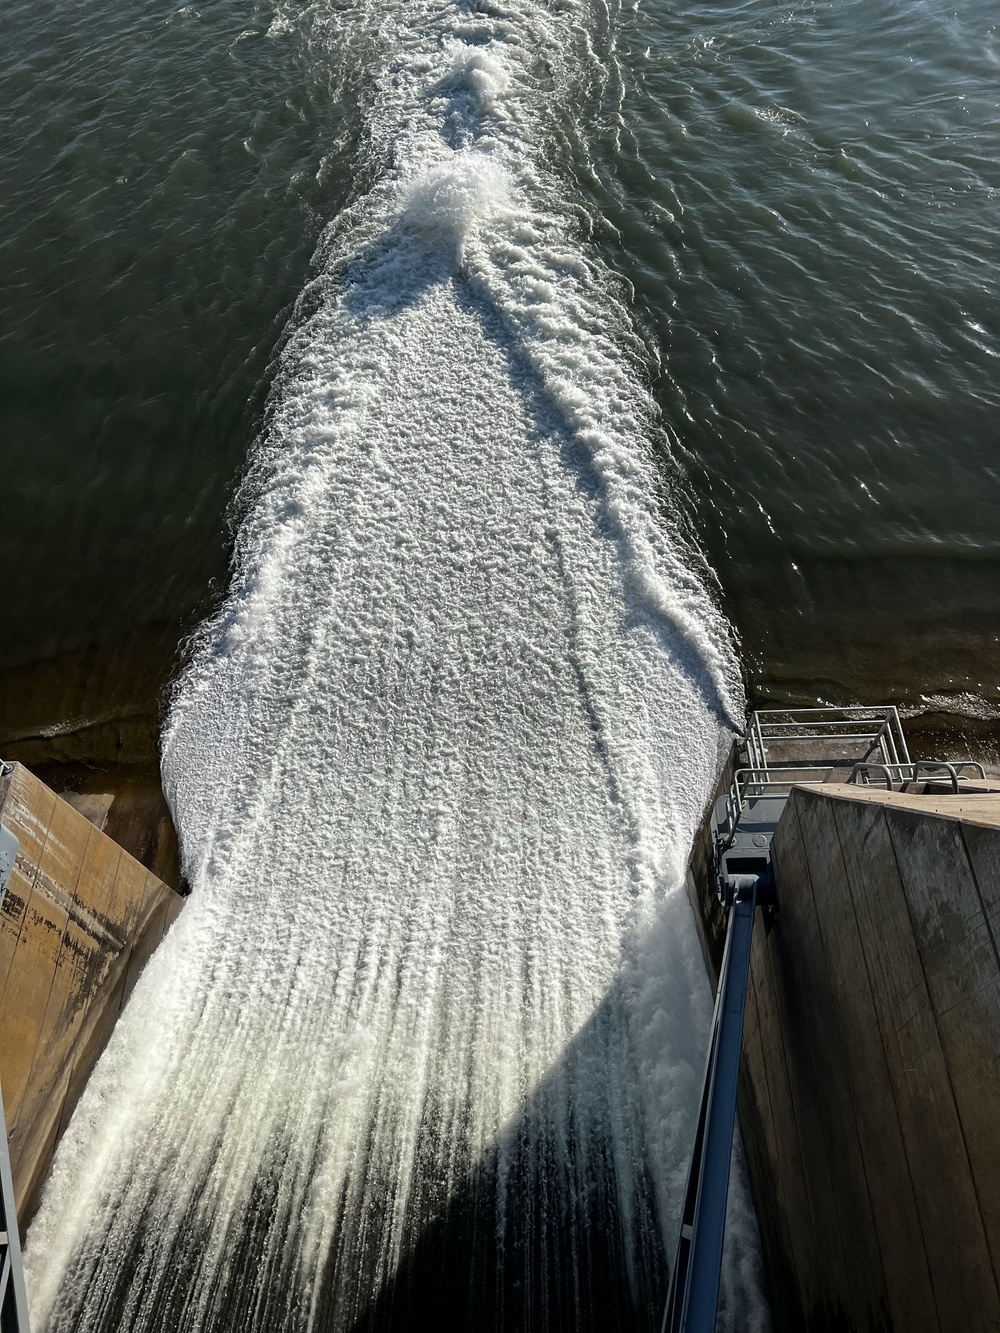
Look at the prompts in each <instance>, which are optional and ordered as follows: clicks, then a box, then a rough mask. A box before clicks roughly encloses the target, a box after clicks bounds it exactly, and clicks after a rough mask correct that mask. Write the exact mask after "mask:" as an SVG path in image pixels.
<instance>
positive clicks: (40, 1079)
mask: <svg viewBox="0 0 1000 1333" xmlns="http://www.w3.org/2000/svg"><path fill="white" fill-rule="evenodd" d="M0 821H2V822H3V823H4V824H6V825H7V827H8V828H10V829H11V830H12V831H13V832H14V833H15V834H16V836H17V838H18V841H19V850H18V855H17V862H16V865H15V867H14V872H13V875H12V876H11V882H10V885H9V888H8V890H7V894H6V896H5V898H4V902H3V907H2V910H0V1081H2V1085H3V1099H4V1111H5V1114H6V1118H7V1129H8V1134H9V1139H10V1155H11V1168H12V1172H13V1177H14V1189H15V1194H16V1196H17V1205H18V1215H19V1219H20V1222H21V1225H22V1227H24V1226H26V1225H27V1222H28V1221H29V1220H30V1218H31V1215H32V1214H33V1212H34V1210H35V1207H36V1206H37V1202H38V1194H39V1191H40V1188H41V1185H42V1182H43V1180H44V1178H45V1175H46V1173H47V1171H48V1167H49V1164H50V1162H51V1160H52V1154H53V1153H54V1151H55V1147H56V1144H57V1143H58V1141H59V1138H60V1136H61V1135H62V1132H63V1129H64V1128H65V1126H66V1124H67V1122H68V1120H69V1117H70V1115H71V1114H72V1111H73V1108H74V1106H75V1105H76V1102H77V1099H78V1098H79V1095H80V1093H81V1091H82V1090H83V1086H84V1084H85V1083H86V1081H87V1078H88V1076H89V1074H90V1071H91V1069H92V1068H93V1066H94V1064H95V1063H96V1061H97V1059H98V1057H99V1055H100V1054H101V1051H102V1050H103V1049H104V1046H105V1044H106V1043H107V1040H108V1037H109V1036H110V1035H111V1031H112V1029H113V1027H114V1024H115V1022H116V1021H117V1018H118V1015H119V1013H120V1012H121V1010H122V1007H123V1006H124V1004H125V1002H126V1000H127V999H128V996H129V995H130V993H131V991H132V988H133V986H134V985H135V982H136V980H137V978H138V976H139V973H140V972H141V971H142V968H143V966H144V965H145V963H146V961H147V959H148V958H149V956H150V954H151V953H152V951H153V949H154V948H155V947H156V945H157V944H158V943H159V941H160V939H161V938H162V936H163V934H164V932H165V930H166V929H167V927H168V926H169V924H170V923H171V922H172V921H173V920H174V918H175V917H176V916H177V913H178V911H179V910H180V907H181V905H182V903H183V899H182V898H181V897H180V896H179V895H178V894H176V893H174V891H173V890H172V889H169V888H168V887H167V886H166V885H165V884H163V883H162V882H161V881H160V880H159V879H157V878H156V876H155V875H153V874H151V873H150V872H149V871H148V870H146V869H145V868H144V867H143V866H142V865H140V864H139V862H138V861H136V860H135V859H134V858H133V857H131V856H129V854H128V853H127V852H125V851H123V850H122V848H121V847H119V846H118V845H117V843H115V842H113V841H112V840H111V839H110V838H109V837H107V836H106V835H105V834H104V833H102V832H101V831H100V830H99V829H97V828H96V827H95V826H94V825H93V824H91V823H90V822H89V820H87V819H86V818H85V817H84V816H83V815H82V814H80V813H79V812H78V811H76V810H74V809H73V808H72V806H70V805H69V804H67V802H65V801H63V800H61V799H60V798H59V797H58V796H56V795H55V794H54V793H53V792H52V791H50V790H49V788H48V787H46V786H45V785H44V783H42V782H40V781H39V780H38V779H37V778H36V777H34V775H33V774H32V773H30V772H29V770H28V769H26V768H24V767H23V765H21V764H16V765H14V767H13V771H12V772H11V773H9V774H8V776H7V777H6V778H4V779H3V780H2V782H0Z"/></svg>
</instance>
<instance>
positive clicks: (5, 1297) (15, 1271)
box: [0, 1095, 29, 1333]
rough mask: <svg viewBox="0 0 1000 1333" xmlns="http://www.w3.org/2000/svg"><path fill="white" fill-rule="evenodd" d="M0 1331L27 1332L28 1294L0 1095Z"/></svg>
mask: <svg viewBox="0 0 1000 1333" xmlns="http://www.w3.org/2000/svg"><path fill="white" fill-rule="evenodd" d="M0 1333H29V1328H28V1297H27V1293H26V1292H25V1289H24V1265H23V1264H22V1262H21V1241H20V1237H19V1236H18V1231H17V1210H16V1208H15V1206H14V1181H13V1178H12V1176H11V1172H10V1152H9V1150H8V1147H7V1122H6V1120H5V1119H4V1114H3V1096H2V1095H0Z"/></svg>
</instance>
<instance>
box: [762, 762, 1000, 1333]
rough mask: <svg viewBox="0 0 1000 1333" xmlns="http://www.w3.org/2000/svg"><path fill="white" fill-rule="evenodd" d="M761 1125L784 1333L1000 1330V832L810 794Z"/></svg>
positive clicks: (765, 946)
mask: <svg viewBox="0 0 1000 1333" xmlns="http://www.w3.org/2000/svg"><path fill="white" fill-rule="evenodd" d="M773 857H774V865H775V872H776V878H777V884H778V894H779V902H780V910H779V912H778V913H777V915H776V916H774V918H773V919H772V920H771V921H770V922H769V921H768V920H767V919H766V918H765V916H764V914H763V913H758V915H757V922H756V925H755V929H754V937H753V953H752V962H751V984H750V991H749V995H748V1000H747V1010H746V1025H745V1030H744V1055H743V1069H742V1077H741V1088H740V1119H741V1127H742V1132H743V1139H744V1143H745V1146H746V1150H747V1157H748V1162H749V1167H750V1172H751V1176H752V1179H753V1184H754V1193H755V1196H756V1202H757V1208H758V1216H759V1220H760V1225H761V1231H762V1239H763V1244H764V1252H765V1263H766V1266H767V1270H768V1276H769V1280H770V1288H771V1296H772V1302H773V1307H774V1319H775V1326H776V1330H777V1331H778V1333H784V1330H791V1329H795V1330H799V1329H803V1328H805V1329H807V1330H810V1331H811V1333H815V1331H821V1333H826V1331H827V1330H834V1329H836V1330H844V1329H851V1330H856V1331H857V1333H867V1330H873V1331H874V1330H885V1331H889V1330H895V1331H896V1333H925V1331H926V1333H951V1330H956V1331H957V1330H959V1329H961V1330H963V1331H966V1330H982V1331H983V1333H985V1331H986V1330H987V1329H989V1330H994V1331H995V1330H996V1329H997V1328H998V1327H1000V1283H998V1276H997V1275H998V1259H1000V1116H998V1114H997V1108H998V1107H1000V1060H998V1056H1000V949H998V939H1000V828H997V827H990V826H987V825H986V824H981V823H977V822H975V821H973V820H969V819H964V818H951V817H947V816H943V815H940V814H933V813H925V812H923V811H918V810H915V809H912V808H909V809H908V808H900V807H896V806H893V805H892V804H891V803H886V802H883V803H875V802H872V801H866V800H864V799H855V798H851V797H847V796H844V795H832V794H830V792H829V789H828V790H827V792H823V791H821V790H818V789H816V788H812V789H808V788H798V789H796V790H795V791H794V792H793V794H792V796H791V798H790V801H789V804H788V807H787V808H786V811H785V813H784V815H783V816H782V819H781V822H780V824H779V826H778V830H777V832H776V834H775V838H774V844H773Z"/></svg>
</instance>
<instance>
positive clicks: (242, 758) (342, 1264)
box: [28, 0, 764, 1333]
mask: <svg viewBox="0 0 1000 1333" xmlns="http://www.w3.org/2000/svg"><path fill="white" fill-rule="evenodd" d="M294 24H303V25H309V28H310V32H311V40H312V42H313V44H314V49H315V53H316V58H317V59H320V58H327V57H329V58H330V59H331V61H332V60H333V59H334V55H335V53H336V51H337V50H338V49H344V50H349V51H352V52H357V51H359V50H363V51H364V52H365V56H364V58H365V59H369V60H371V61H372V62H373V65H374V66H375V68H374V69H373V72H372V80H371V86H372V88H373V89H374V92H373V94H372V98H371V103H370V105H369V106H368V107H367V108H366V116H367V124H368V138H367V142H366V145H365V148H364V150H363V168H362V173H361V174H363V175H365V178H366V181H367V184H366V187H365V188H363V189H359V191H358V193H357V196H356V199H355V201H354V203H353V204H352V205H351V206H350V208H349V209H348V210H347V211H346V212H345V213H344V214H343V215H342V216H341V217H340V218H339V219H338V220H337V222H336V223H335V224H334V225H333V227H332V228H331V230H330V232H329V234H328V235H327V237H326V238H325V240H324V243H323V245H322V246H321V251H320V256H319V259H320V269H321V272H320V276H319V278H318V279H317V281H316V283H315V286H314V290H312V291H311V292H310V298H309V301H310V307H311V310H312V313H311V314H310V315H309V316H308V318H305V317H303V318H301V319H300V322H299V324H298V326H297V328H296V329H295V331H294V333H293V334H292V336H291V337H290V339H289V341H288V343H287V345H286V347H285V349H284V352H283V359H282V365H281V368H280V371H279V376H278V380H277V384H276V388H275V391H274V395H273V401H272V408H271V412H270V416H269V425H268V428H267V430H266V433H265V436H264V438H263V439H262V441H261V443H260V445H259V447H258V449H257V451H256V453H255V456H254V459H253V462H252V466H251V469H250V472H249V475H248V478H247V480H246V482H245V483H244V494H243V499H244V519H243V522H242V526H241V529H240V532H239V537H238V542H237V552H236V561H235V573H234V577H233V583H232V587H231V590H230V593H229V596H228V598H227V600H226V603H225V605H224V607H223V609H222V611H221V613H220V614H219V616H218V617H217V618H216V619H215V620H214V621H213V622H212V623H211V624H210V625H209V626H207V627H206V628H205V630H204V631H203V633H202V635H201V637H200V640H199V643H198V645H197V647H196V650H195V652H194V656H193V661H192V663H191V665H190V666H189V668H188V670H187V671H186V673H185V675H184V677H183V679H182V680H181V682H180V684H179V687H178V689H177V692H176V697H175V701H174V705H173V708H172V711H171V714H170V717H169V721H168V725H167V729H166V735H165V742H164V772H165V780H166V786H167V790H168V793H169V795H170V797H171V800H172V803H173V807H174V810H175V813H176V818H177V823H178V827H179V830H180V832H181V836H182V850H183V858H184V863H185V867H186V870H187V873H188V877H189V879H190V881H191V884H192V894H191V898H190V901H189V902H188V904H187V906H186V907H185V909H184V912H183V913H182V915H181V917H180V919H179V921H178V923H177V925H176V926H175V927H174V929H173V930H172V932H171V934H170V935H169V937H168V939H167V940H166V942H165V943H164V945H163V947H162V948H161V949H160V951H159V952H158V953H157V955H156V956H155V957H154V959H153V961H152V963H151V964H150V965H149V967H148V968H147V970H146V972H145V974H144V975H143V977H142V979H141V981H140V983H139V986H138V987H137V989H136V991H135V994H134V997H133V999H132V1001H131V1003H130V1005H129V1008H128V1010H127V1013H126V1014H125V1016H124V1017H123V1019H122V1021H121V1022H120V1023H119V1026H118V1028H117V1030H116V1032H115V1034H114V1037H113V1039H112V1041H111V1044H110V1046H109V1047H108V1050H107V1052H106V1054H105V1056H104V1057H103V1059H102V1061H101V1063H100V1065H99V1067H98V1069H97V1071H96V1073H95V1075H94V1077H93V1079H92V1080H91V1083H90V1086H89V1087H88V1089H87V1091H86V1093H85V1095H84V1097H83V1099H82V1101H81V1103H80V1106H79V1108H78V1110H77V1113H76V1115H75V1117H74V1119H73V1122H72V1124H71V1126H70V1128H69V1130H68V1132H67V1134H66V1136H65V1138H64V1140H63V1143H62V1145H61V1147H60V1150H59V1153H58V1155H57V1159H56V1164H55V1167H54V1170H53V1174H52V1177H51V1180H50V1182H49V1185H48V1187H47V1191H46V1194H45V1197H44V1200H43V1204H42V1208H41V1211H40V1213H39V1216H38V1218H37V1220H36V1221H35V1223H34V1226H33V1227H32V1230H31V1232H30V1235H29V1245H28V1269H29V1286H30V1291H31V1299H32V1304H33V1317H34V1320H35V1326H36V1329H37V1330H40V1331H42V1333H44V1331H46V1330H47V1331H49V1333H55V1331H56V1330H79V1333H97V1331H98V1330H107V1331H108V1333H110V1331H111V1330H126V1329H127V1330H130V1331H134V1333H151V1331H152V1330H156V1331H157V1333H174V1331H175V1330H185V1333H187V1331H188V1330H190V1331H192V1333H193V1331H194V1330H198V1331H199V1333H200V1331H201V1330H205V1331H206V1333H208V1331H209V1330H210V1331H211V1333H225V1331H226V1330H230V1329H232V1330H236V1329H239V1330H241V1331H243V1330H247V1331H249V1330H254V1331H257V1330H260V1331H261V1333H263V1330H268V1333H274V1331H275V1330H289V1333H292V1331H294V1333H298V1331H299V1330H307V1329H317V1330H318V1329H323V1330H359V1333H360V1330H365V1329H371V1330H381V1329H387V1328H396V1327H400V1328H401V1327H404V1326H405V1327H413V1326H417V1327H419V1326H420V1325H421V1324H422V1323H428V1324H429V1323H431V1322H432V1321H433V1323H434V1325H435V1326H436V1327H439V1328H444V1329H450V1328H454V1329H458V1328H461V1329H476V1330H479V1329H483V1330H486V1329H496V1330H501V1329H503V1330H529V1329H530V1330H545V1329H552V1330H567V1331H568V1330H582V1329H595V1330H596V1329H598V1328H600V1329H602V1330H604V1329H609V1328H610V1329H615V1328H622V1329H625V1328H629V1329H634V1328H640V1329H646V1328H653V1327H655V1326H656V1323H657V1320H658V1316H659V1313H660V1310H661V1308H662V1300H663V1297H664V1294H665V1286H666V1280H665V1279H666V1263H665V1259H664V1252H665V1237H666V1242H667V1243H669V1240H670V1232H671V1226H672V1224H673V1218H674V1216H675V1208H676V1202H677V1196H678V1193H679V1186H680V1184H682V1182H683V1174H684V1168H685V1155H686V1152H687V1148H688V1139H689V1134H690V1118H691V1112H692V1104H693V1101H694V1097H695V1095H696V1090H697V1083H698V1078H699V1075H700V1063H701V1058H702V1057H701V1050H702V1041H703V1036H704V1029H705V1023H706V1018H707V1012H706V1011H707V1004H708V996H707V986H706V983H705V980H704V977H703V975H702V968H701V962H700V956H699V953H698V947H697V944H696V942H695V938H694V929H693V924H692V922H691V919H690V915H689V913H688V910H687V908H686V905H685V903H684V900H683V895H682V892H681V889H680V879H681V874H682V866H683V861H684V857H685V855H686V851H687V847H688V845H689V842H690V839H691V836H692V832H693V829H694V825H695V821H696V819H697V817H698V815H699V812H700V808H701V805H702V803H703V801H704V798H705V795H706V793H707V790H708V786H709V783H710V781H711V779H712V776H713V771H714V767H715V763H716V758H717V753H718V745H719V741H720V738H721V737H722V736H723V735H724V734H725V728H726V724H727V720H728V719H730V718H731V717H732V716H733V715H734V714H735V711H736V710H737V709H738V708H739V706H740V700H739V687H738V684H737V679H738V678H737V673H736V670H735V667H734V662H733V658H732V655H731V651H730V649H729V646H728V639H727V635H726V629H725V626H724V624H723V623H722V622H721V620H720V618H719V617H718V615H717V613H716V612H715V611H714V610H713V607H712V604H711V602H710V600H709V599H708V597H707V596H706V595H705V593H704V590H703V587H702V584H701V582H700V581H699V579H698V578H697V577H696V576H695V575H694V574H693V573H692V572H691V570H690V567H689V563H688V562H687V560H686V557H685V553H684V551H683V549H682V547H681V545H680V543H679V542H677V541H675V540H673V539H672V538H671V537H670V535H669V534H668V532H667V530H666V529H665V527H664V525H663V521H662V519H661V517H660V513H659V502H658V500H657V490H658V487H657V481H656V473H655V469H654V466H653V462H652V456H651V453H650V449H649V445H648V442H647V441H648V431H649V428H650V427H649V423H650V421H651V419H652V412H651V406H650V403H649V402H648V400H647V398H646V396H645V395H644V392H643V391H642V389H641V387H640V384H639V381H638V378H637V376H636V374H635V373H634V371H633V369H632V368H631V366H632V361H631V360H630V358H629V356H627V355H626V353H625V351H623V348H627V347H628V345H629V342H630V339H631V338H632V335H631V334H630V332H629V326H628V320H627V317H626V315H625V313H624V311H623V309H622V308H621V306H620V305H619V304H618V303H617V302H616V300H615V299H614V295H613V286H612V284H611V282H610V280H609V278H608V277H607V275H606V274H604V273H603V272H602V270H601V268H600V265H599V264H598V262H597V261H596V259H595V258H594V257H593V256H592V255H591V254H589V253H587V252H586V251H585V249H584V247H583V246H582V245H581V244H580V242H579V241H578V240H576V239H575V238H576V234H577V230H578V228H577V226H576V224H575V223H574V222H573V221H572V217H571V212H572V210H571V208H570V207H569V206H566V205H563V204H561V203H560V199H559V195H560V189H562V190H565V186H562V187H560V185H559V182H558V179H557V176H556V175H555V173H554V172H553V171H552V170H551V167H550V166H547V165H546V164H547V162H549V160H550V158H551V156H552V142H551V136H549V137H547V130H546V119H545V113H544V102H545V98H546V97H547V96H556V95H558V96H559V97H561V98H563V99H565V98H568V97H570V96H572V94H573V88H574V86H575V85H574V80H577V82H579V81H580V80H585V79H587V78H591V77H597V76H596V75H595V74H594V70H595V69H596V70H597V71H598V73H600V70H601V68H602V67H601V65H600V62H599V61H598V60H597V58H596V57H595V56H594V54H593V50H592V46H591V43H590V40H589V34H588V28H587V16H586V14H585V12H584V10H583V9H582V8H578V7H577V6H575V5H573V4H569V3H567V4H563V5H554V6H553V7H552V8H551V9H547V8H543V7H541V6H539V5H536V4H535V3H529V0H518V2H517V3H508V4H507V5H506V6H494V5H490V6H488V7H487V6H485V5H483V6H481V7H477V6H476V5H470V4H457V3H448V2H445V0H442V2H441V3H433V2H432V0H418V2H417V3H414V4H412V5H409V6H407V7H406V8H405V9H404V8H402V7H398V8H393V7H392V6H391V5H388V4H387V5H386V6H385V7H384V8H383V7H380V6H379V5H377V4H374V5H372V6H369V7H368V8H365V9H359V8H354V9H340V8H330V9H328V10H325V11H324V10H321V9H319V8H317V7H315V6H313V7H310V8H307V9H302V10H300V11H296V10H294V9H291V8H289V9H286V10H283V11H282V12H280V13H279V14H278V15H277V16H276V18H275V30H276V31H279V30H281V29H282V27H286V28H287V26H288V25H294ZM348 33H349V34H350V35H351V41H350V42H348V41H347V37H346V35H345V34H348ZM358 34H361V35H362V37H363V38H364V40H361V38H359V36H358ZM341 58H342V59H343V58H345V57H343V56H342V57H341ZM359 58H360V57H359ZM605 76H607V77H608V78H610V75H608V74H607V70H605ZM602 77H603V76H602ZM633 341H634V339H633ZM734 1210H735V1211H736V1212H737V1213H738V1212H740V1210H742V1213H743V1215H744V1216H743V1220H744V1222H745V1225H744V1227H743V1232H744V1234H745V1237H746V1238H747V1239H746V1244H745V1245H744V1246H743V1247H742V1249H740V1250H738V1251H737V1250H734V1251H733V1254H732V1255H731V1261H730V1263H729V1265H728V1269H727V1283H726V1293H727V1294H726V1299H727V1302H728V1305H729V1308H730V1310H732V1311H738V1312H739V1313H738V1316H734V1318H738V1322H739V1326H740V1327H745V1328H751V1327H757V1326H759V1324H760V1321H761V1320H762V1319H763V1318H764V1316H763V1314H762V1312H761V1310H760V1308H759V1301H758V1300H757V1298H756V1296H755V1285H754V1274H753V1271H752V1270H753V1240H752V1237H753V1225H752V1220H747V1218H748V1214H747V1210H746V1204H745V1201H744V1200H743V1196H742V1195H741V1193H740V1191H739V1190H737V1191H736V1199H735V1203H734Z"/></svg>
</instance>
